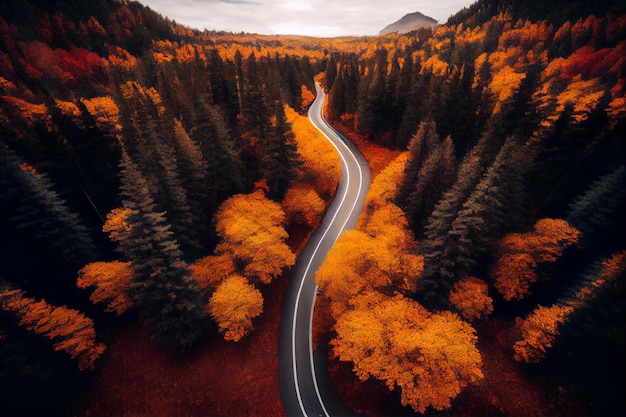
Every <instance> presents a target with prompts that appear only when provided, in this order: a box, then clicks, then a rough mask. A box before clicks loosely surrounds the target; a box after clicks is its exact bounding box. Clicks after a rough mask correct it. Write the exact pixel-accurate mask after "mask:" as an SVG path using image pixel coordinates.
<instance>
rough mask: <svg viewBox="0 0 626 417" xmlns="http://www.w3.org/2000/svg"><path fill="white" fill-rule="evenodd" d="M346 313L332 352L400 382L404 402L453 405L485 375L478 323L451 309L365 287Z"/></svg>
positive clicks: (359, 370)
mask: <svg viewBox="0 0 626 417" xmlns="http://www.w3.org/2000/svg"><path fill="white" fill-rule="evenodd" d="M354 303H355V305H356V306H357V307H356V308H355V309H351V310H348V311H346V312H345V313H344V314H342V315H341V316H340V317H339V319H338V320H337V324H336V326H335V329H336V331H337V337H336V338H335V339H333V341H332V345H333V352H334V353H335V355H337V356H338V357H339V359H341V360H343V361H350V362H352V363H353V364H354V371H355V373H356V374H357V376H358V377H359V378H360V379H361V380H366V379H368V378H369V377H370V376H373V377H374V378H376V379H379V380H381V381H383V382H385V383H386V385H387V387H388V388H389V389H390V390H393V389H395V388H399V389H400V390H401V398H402V404H403V405H410V406H411V407H412V408H413V409H414V410H415V411H417V412H419V413H424V412H425V411H426V409H427V408H428V407H432V408H433V409H435V410H444V409H447V408H450V406H451V403H450V400H451V399H452V398H455V397H456V396H457V395H458V394H459V393H460V392H461V389H462V388H463V387H465V386H467V385H468V384H470V383H473V382H476V381H478V380H479V379H481V378H482V377H483V373H482V371H481V366H482V360H481V357H480V354H479V352H478V349H477V348H476V335H475V333H474V329H473V328H472V327H471V326H470V325H469V324H467V323H465V322H463V321H462V320H461V319H460V318H459V317H458V316H457V315H455V314H452V313H450V312H441V313H437V314H431V313H429V312H428V311H427V310H426V309H425V308H424V307H422V306H421V305H419V304H418V303H416V302H415V301H413V300H410V299H408V298H404V297H402V296H400V295H396V296H394V297H389V296H385V295H383V294H380V293H364V294H363V295H360V296H359V297H358V298H357V299H356V300H355V302H354Z"/></svg>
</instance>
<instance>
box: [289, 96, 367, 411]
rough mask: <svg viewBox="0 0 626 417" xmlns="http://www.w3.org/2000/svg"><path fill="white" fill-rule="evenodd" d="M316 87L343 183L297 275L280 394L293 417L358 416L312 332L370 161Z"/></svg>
mask: <svg viewBox="0 0 626 417" xmlns="http://www.w3.org/2000/svg"><path fill="white" fill-rule="evenodd" d="M315 88H316V89H317V98H316V99H315V101H314V102H313V104H312V105H311V107H310V108H309V119H310V120H311V122H312V123H313V125H314V126H315V127H317V129H319V130H320V131H321V132H322V133H323V134H324V135H325V136H326V138H327V139H328V140H329V141H330V142H331V143H332V144H333V145H334V146H335V148H336V149H337V152H338V153H339V157H340V159H341V179H340V180H339V186H338V188H337V192H336V194H335V199H334V200H333V201H332V203H331V204H330V206H329V208H328V210H327V213H326V216H325V217H324V219H323V220H322V224H321V225H320V227H319V228H318V229H317V231H316V232H315V233H314V234H313V235H312V236H311V238H310V239H309V241H308V242H307V244H306V246H305V247H304V249H302V251H301V252H300V255H299V256H298V260H297V262H296V265H295V266H294V267H293V268H292V270H291V275H290V282H289V286H288V288H287V293H286V294H285V299H284V302H283V311H282V316H281V323H280V345H279V367H280V368H279V371H280V392H281V398H282V402H283V406H284V407H285V411H286V413H287V416H288V417H299V416H304V417H331V416H332V417H343V416H354V415H356V414H355V413H354V412H352V411H351V410H350V409H348V408H347V407H346V406H345V405H344V404H343V402H342V401H341V399H340V398H339V396H338V395H337V393H336V391H335V390H334V387H333V385H332V382H331V381H330V378H329V375H328V367H327V361H326V357H325V355H324V354H322V353H318V352H314V351H313V347H312V340H311V335H312V332H311V330H312V320H313V308H314V307H315V296H316V293H317V286H316V285H315V273H316V272H317V270H318V269H319V267H320V266H321V265H322V264H323V262H324V259H325V258H326V254H327V253H328V251H329V250H330V248H331V247H332V246H333V244H334V243H335V241H336V240H337V238H338V237H339V235H340V234H341V233H342V232H343V231H344V230H349V229H352V228H354V227H355V225H356V222H357V219H358V217H359V214H360V213H361V211H362V210H363V202H364V200H365V194H366V193H367V189H368V188H369V183H370V175H369V167H368V166H367V161H366V160H365V158H364V157H363V155H361V153H360V152H359V151H358V150H357V148H356V146H355V145H354V144H353V143H351V142H349V141H348V140H346V139H343V138H342V137H341V135H340V134H339V133H337V132H336V131H335V130H334V129H333V128H332V127H331V126H330V125H329V124H328V123H327V122H326V120H324V117H323V116H322V106H323V104H324V99H325V96H326V95H325V94H324V92H323V91H322V90H321V88H320V87H319V85H317V84H316V86H315Z"/></svg>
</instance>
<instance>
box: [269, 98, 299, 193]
mask: <svg viewBox="0 0 626 417" xmlns="http://www.w3.org/2000/svg"><path fill="white" fill-rule="evenodd" d="M275 107H276V110H275V115H276V126H275V127H274V129H272V132H271V133H270V135H269V137H268V140H267V145H266V146H265V152H264V153H263V161H262V163H263V167H262V169H261V172H262V174H263V177H264V178H265V179H266V180H267V184H268V186H269V188H270V191H269V197H270V198H272V199H274V200H277V201H280V200H282V199H283V197H284V196H285V193H286V192H287V188H288V187H289V182H290V181H292V180H294V179H296V178H297V176H298V168H299V167H300V166H301V165H302V162H301V161H300V155H299V154H298V148H297V144H296V142H295V136H294V134H293V132H292V131H291V124H290V123H288V122H287V120H286V117H285V108H284V107H283V104H282V103H281V102H278V103H277V104H276V106H275Z"/></svg>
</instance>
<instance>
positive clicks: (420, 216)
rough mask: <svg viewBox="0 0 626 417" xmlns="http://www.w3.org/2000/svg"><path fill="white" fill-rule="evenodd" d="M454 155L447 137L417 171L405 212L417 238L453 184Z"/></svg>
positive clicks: (450, 141)
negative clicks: (415, 181)
mask: <svg viewBox="0 0 626 417" xmlns="http://www.w3.org/2000/svg"><path fill="white" fill-rule="evenodd" d="M454 154H455V152H454V144H453V143H452V138H451V137H450V136H448V137H447V138H446V139H445V140H444V141H443V142H442V143H440V144H439V145H438V146H437V148H436V149H435V150H434V151H433V152H432V153H431V154H430V155H429V156H428V158H427V159H426V160H425V161H424V163H423V164H422V167H421V169H420V170H419V174H418V175H417V183H416V184H415V185H414V188H413V191H412V192H411V194H410V195H409V197H408V199H407V204H406V210H405V212H406V214H407V217H408V218H409V221H410V223H411V227H412V228H413V231H414V232H415V234H416V235H417V236H420V235H421V234H422V228H423V226H424V224H425V223H426V221H427V219H428V217H429V216H430V214H431V213H432V211H433V209H434V207H435V204H436V203H437V201H439V199H440V198H441V196H442V195H443V193H444V191H446V190H447V189H448V188H449V187H450V186H452V184H453V183H454V176H455V174H456V172H455V171H456V160H455V156H454Z"/></svg>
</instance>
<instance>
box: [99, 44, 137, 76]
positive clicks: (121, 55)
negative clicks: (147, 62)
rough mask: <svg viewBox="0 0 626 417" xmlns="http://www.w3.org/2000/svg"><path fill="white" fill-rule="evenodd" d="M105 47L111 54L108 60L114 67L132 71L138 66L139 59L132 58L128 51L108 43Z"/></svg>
mask: <svg viewBox="0 0 626 417" xmlns="http://www.w3.org/2000/svg"><path fill="white" fill-rule="evenodd" d="M104 46H105V47H106V49H107V51H108V52H109V57H108V58H107V60H108V62H109V63H110V64H111V65H112V66H113V67H115V68H122V69H125V70H127V71H130V70H131V69H133V68H135V67H136V66H137V58H135V57H134V56H132V55H131V54H130V53H129V52H128V51H127V50H126V49H124V48H121V47H119V46H113V45H109V44H106V43H105V44H104Z"/></svg>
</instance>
